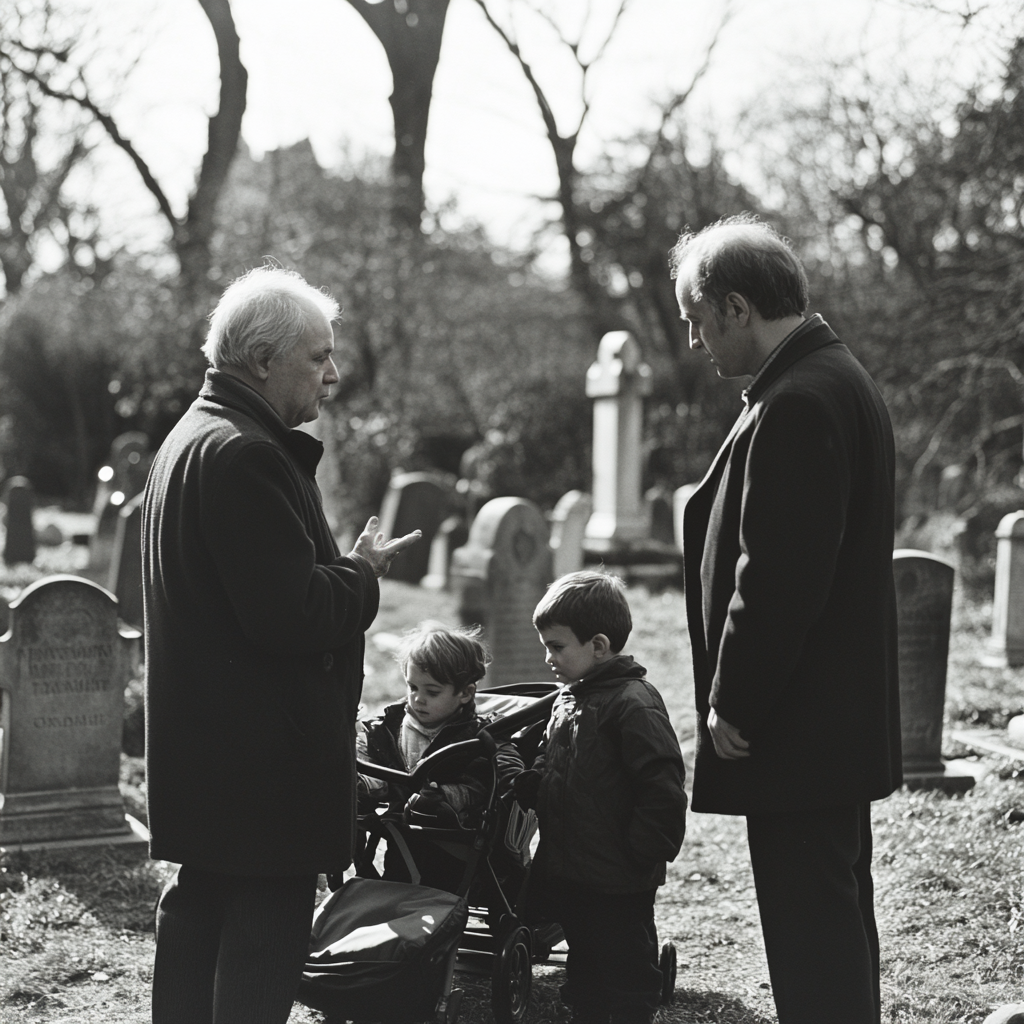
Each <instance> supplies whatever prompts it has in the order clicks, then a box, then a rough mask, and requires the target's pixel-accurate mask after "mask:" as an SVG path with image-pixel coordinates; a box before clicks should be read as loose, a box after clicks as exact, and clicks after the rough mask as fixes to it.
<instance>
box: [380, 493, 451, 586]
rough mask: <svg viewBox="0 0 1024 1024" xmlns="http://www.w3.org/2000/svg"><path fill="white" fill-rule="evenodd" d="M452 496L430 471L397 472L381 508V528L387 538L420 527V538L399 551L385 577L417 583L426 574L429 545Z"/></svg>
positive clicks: (389, 538) (428, 560) (398, 535)
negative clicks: (421, 532) (421, 533)
mask: <svg viewBox="0 0 1024 1024" xmlns="http://www.w3.org/2000/svg"><path fill="white" fill-rule="evenodd" d="M451 499H452V496H451V494H450V492H449V490H448V489H446V488H444V487H442V486H441V485H440V483H439V482H438V480H437V477H436V476H435V475H434V474H431V473H396V474H395V475H394V476H393V477H392V478H391V482H390V483H389V484H388V489H387V493H386V494H385V495H384V502H383V504H382V505H381V509H380V529H381V531H382V532H383V534H384V536H385V538H386V539H387V540H391V539H393V538H395V537H404V536H405V534H407V533H411V532H412V531H413V530H422V531H423V537H422V538H421V539H420V540H418V541H417V542H416V543H415V544H413V545H411V546H410V547H408V548H406V549H405V550H404V551H400V552H399V553H398V554H397V555H396V556H395V559H394V561H393V562H392V563H391V568H390V569H389V570H388V578H389V579H393V580H404V581H405V582H406V583H419V581H420V580H421V579H423V577H424V576H426V575H427V567H428V565H429V562H430V545H431V542H432V541H433V539H434V535H435V534H436V533H437V528H438V527H439V526H440V525H441V522H442V520H443V519H444V518H445V512H446V511H447V510H448V508H449V506H450V505H451Z"/></svg>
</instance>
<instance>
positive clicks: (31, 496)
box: [3, 476, 36, 565]
mask: <svg viewBox="0 0 1024 1024" xmlns="http://www.w3.org/2000/svg"><path fill="white" fill-rule="evenodd" d="M3 501H4V505H5V507H6V509H7V513H6V516H5V519H4V525H5V527H6V530H7V537H6V539H5V541H4V562H5V563H6V564H7V565H17V564H18V563H20V562H31V561H32V560H33V559H34V558H35V557H36V535H35V530H34V529H33V526H32V513H33V512H34V511H35V506H36V499H35V492H34V491H33V490H32V484H31V483H30V482H29V480H28V479H26V478H25V477H23V476H13V477H11V478H10V480H8V481H7V483H6V484H4V493H3Z"/></svg>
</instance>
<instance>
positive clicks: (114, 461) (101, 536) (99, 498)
mask: <svg viewBox="0 0 1024 1024" xmlns="http://www.w3.org/2000/svg"><path fill="white" fill-rule="evenodd" d="M152 462H153V453H152V452H150V450H149V438H148V437H147V436H146V435H145V434H144V433H142V431H140V430H129V431H127V432H126V433H124V434H119V435H118V436H117V437H115V438H114V440H113V441H112V442H111V445H110V454H109V455H108V457H107V463H106V465H104V466H102V467H101V468H100V470H99V474H98V476H99V483H98V485H97V488H96V501H95V502H94V503H93V514H94V515H95V517H96V529H95V531H94V532H93V535H92V537H91V538H90V541H89V569H90V570H91V571H92V573H94V574H96V575H97V576H99V578H101V579H105V578H106V574H107V573H109V571H110V564H111V559H112V558H113V554H114V538H115V535H116V533H117V522H118V517H119V516H120V514H121V509H122V508H124V506H125V504H126V503H127V502H129V501H130V500H131V499H132V498H134V497H135V495H137V494H141V493H142V491H143V489H144V488H145V486H146V476H147V474H148V473H149V467H150V466H151V465H152Z"/></svg>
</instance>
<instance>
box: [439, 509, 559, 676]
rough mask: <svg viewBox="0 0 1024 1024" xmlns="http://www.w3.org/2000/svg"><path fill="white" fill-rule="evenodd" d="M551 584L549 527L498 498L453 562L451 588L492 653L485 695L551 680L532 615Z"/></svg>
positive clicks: (539, 515) (476, 522)
mask: <svg viewBox="0 0 1024 1024" xmlns="http://www.w3.org/2000/svg"><path fill="white" fill-rule="evenodd" d="M551 580H552V571H551V548H550V547H549V546H548V525H547V523H546V522H545V521H544V516H543V514H542V513H541V511H540V509H539V508H537V506H536V505H534V504H533V502H532V501H527V500H526V499H525V498H493V499H492V500H491V501H489V502H487V504H486V505H484V506H483V508H481V509H480V511H479V512H478V513H477V516H476V519H474V520H473V525H472V527H471V528H470V531H469V540H468V542H467V543H466V546H465V547H462V548H459V549H458V550H457V551H456V552H455V554H454V556H453V559H452V584H453V587H454V588H455V589H456V591H457V592H458V595H459V615H460V617H461V619H462V621H463V623H465V624H466V625H470V624H474V623H479V624H480V625H482V626H483V627H484V632H485V636H486V640H487V644H488V646H489V648H490V651H491V658H492V661H491V665H490V667H489V668H488V670H487V677H486V679H485V681H484V689H486V688H487V687H488V686H500V685H501V684H503V683H517V682H528V681H532V680H541V679H544V680H547V679H550V678H551V669H550V668H549V667H548V666H547V665H546V664H545V662H544V648H543V646H542V645H541V642H540V640H539V639H538V638H537V631H536V630H535V629H534V628H533V610H534V608H536V607H537V603H538V602H539V601H540V599H541V598H542V597H543V596H544V591H545V590H546V589H547V587H548V584H549V583H550V582H551Z"/></svg>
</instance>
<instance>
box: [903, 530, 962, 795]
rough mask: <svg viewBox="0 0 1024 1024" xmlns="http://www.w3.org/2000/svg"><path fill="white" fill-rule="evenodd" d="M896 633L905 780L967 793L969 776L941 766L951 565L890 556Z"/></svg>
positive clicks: (923, 555) (922, 556) (920, 556)
mask: <svg viewBox="0 0 1024 1024" xmlns="http://www.w3.org/2000/svg"><path fill="white" fill-rule="evenodd" d="M892 568H893V579H894V581H895V584H896V614H897V621H898V629H899V674H900V720H901V726H902V739H903V776H904V782H905V783H906V784H907V785H908V786H909V787H910V788H911V789H932V788H936V789H937V788H941V789H947V790H949V789H954V790H964V789H969V788H970V787H971V786H973V785H974V778H973V776H969V775H953V774H950V773H948V772H947V771H946V766H945V765H944V764H943V762H942V717H943V711H944V709H945V703H946V663H947V661H948V658H949V624H950V617H951V615H952V612H953V566H952V565H950V564H949V562H947V561H945V559H942V558H939V557H937V556H936V555H932V554H929V553H928V552H926V551H913V550H906V549H902V550H898V551H894V552H893V560H892Z"/></svg>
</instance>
